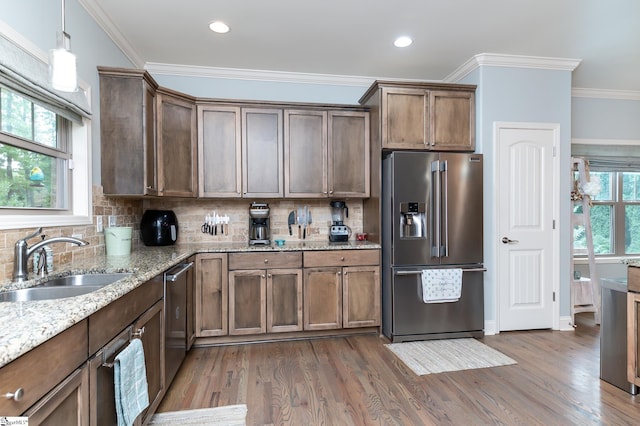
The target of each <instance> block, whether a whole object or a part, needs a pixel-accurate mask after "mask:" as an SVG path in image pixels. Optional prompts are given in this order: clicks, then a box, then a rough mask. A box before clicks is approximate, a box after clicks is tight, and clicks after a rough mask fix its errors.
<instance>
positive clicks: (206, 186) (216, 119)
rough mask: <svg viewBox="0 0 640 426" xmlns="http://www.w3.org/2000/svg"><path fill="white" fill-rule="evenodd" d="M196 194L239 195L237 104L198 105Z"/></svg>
mask: <svg viewBox="0 0 640 426" xmlns="http://www.w3.org/2000/svg"><path fill="white" fill-rule="evenodd" d="M197 109H198V152H199V155H198V169H199V174H198V176H199V185H198V188H199V196H200V197H212V198H213V197H215V198H240V197H241V196H242V145H241V127H240V125H241V124H240V123H241V115H240V107H236V106H223V105H215V104H212V103H206V104H198V108H197Z"/></svg>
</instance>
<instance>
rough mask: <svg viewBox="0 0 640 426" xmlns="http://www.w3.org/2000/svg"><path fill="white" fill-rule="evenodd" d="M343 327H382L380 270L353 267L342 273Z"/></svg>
mask: <svg viewBox="0 0 640 426" xmlns="http://www.w3.org/2000/svg"><path fill="white" fill-rule="evenodd" d="M342 309H343V313H342V319H343V326H344V327H345V328H349V327H372V326H378V325H380V268H379V267H377V266H351V267H346V268H343V271H342Z"/></svg>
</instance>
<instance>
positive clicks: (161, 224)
mask: <svg viewBox="0 0 640 426" xmlns="http://www.w3.org/2000/svg"><path fill="white" fill-rule="evenodd" d="M140 237H141V238H142V242H143V243H144V245H145V246H170V245H172V244H175V243H176V241H177V240H178V218H177V217H176V214H175V213H174V212H173V211H171V210H146V211H145V212H144V214H143V215H142V221H141V222H140Z"/></svg>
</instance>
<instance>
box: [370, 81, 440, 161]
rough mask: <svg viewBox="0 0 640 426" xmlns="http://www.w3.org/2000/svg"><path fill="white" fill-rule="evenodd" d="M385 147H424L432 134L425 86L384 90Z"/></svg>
mask: <svg viewBox="0 0 640 426" xmlns="http://www.w3.org/2000/svg"><path fill="white" fill-rule="evenodd" d="M381 110H382V111H381V115H382V147H383V148H390V149H425V148H427V147H428V146H427V140H428V137H429V120H428V118H429V113H428V112H429V92H428V91H426V90H424V89H410V88H383V89H382V106H381Z"/></svg>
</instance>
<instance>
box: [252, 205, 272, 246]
mask: <svg viewBox="0 0 640 426" xmlns="http://www.w3.org/2000/svg"><path fill="white" fill-rule="evenodd" d="M269 238H270V235H269V204H267V203H255V202H253V203H251V206H249V245H252V246H253V245H269V244H270V243H271V241H270V239H269Z"/></svg>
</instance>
